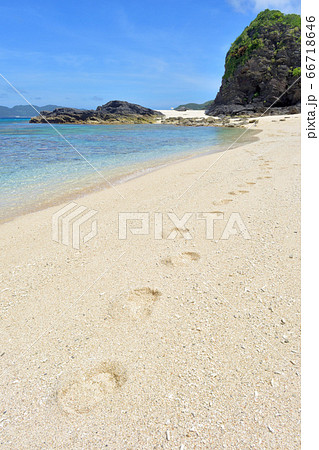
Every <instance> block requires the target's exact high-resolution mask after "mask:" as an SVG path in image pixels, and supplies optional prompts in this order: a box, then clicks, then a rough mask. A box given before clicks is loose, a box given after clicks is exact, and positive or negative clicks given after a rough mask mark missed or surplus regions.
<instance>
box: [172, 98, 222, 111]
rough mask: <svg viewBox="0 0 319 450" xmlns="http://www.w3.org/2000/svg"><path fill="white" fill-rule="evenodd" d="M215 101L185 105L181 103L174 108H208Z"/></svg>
mask: <svg viewBox="0 0 319 450" xmlns="http://www.w3.org/2000/svg"><path fill="white" fill-rule="evenodd" d="M213 102H214V100H208V102H205V103H186V104H185V105H179V106H177V107H176V108H174V109H175V111H187V110H188V109H192V110H195V111H199V110H206V109H207V108H209V106H210V105H211V104H212V103H213Z"/></svg>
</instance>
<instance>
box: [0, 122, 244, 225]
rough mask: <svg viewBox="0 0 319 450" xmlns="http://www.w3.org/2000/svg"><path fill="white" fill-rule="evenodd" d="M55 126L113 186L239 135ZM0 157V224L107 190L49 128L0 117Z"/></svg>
mask: <svg viewBox="0 0 319 450" xmlns="http://www.w3.org/2000/svg"><path fill="white" fill-rule="evenodd" d="M54 126H55V128H56V129H57V130H58V131H59V132H60V133H61V134H62V135H63V136H64V137H65V138H66V139H67V140H68V141H69V142H70V143H71V144H72V145H73V146H74V147H75V148H76V149H77V150H78V152H80V153H81V154H82V155H83V156H84V157H85V158H86V159H87V161H89V162H90V163H91V164H92V165H93V166H94V167H95V168H96V169H97V170H98V171H100V172H101V173H102V174H103V175H104V177H106V178H107V179H108V180H111V181H112V182H113V183H119V182H121V181H123V180H125V179H127V178H128V177H130V176H135V175H138V174H142V173H144V172H145V171H148V170H152V169H154V168H156V167H158V166H160V165H162V164H167V163H169V162H172V161H174V160H178V159H182V158H185V157H190V156H193V155H197V154H201V153H206V152H216V151H220V150H222V149H225V148H227V146H228V145H230V144H231V143H232V142H233V141H234V140H235V139H236V138H237V137H238V136H239V135H240V134H241V133H242V132H243V130H241V129H236V128H213V127H174V126H169V125H54ZM248 134H249V133H247V135H248ZM0 159H1V167H0V186H1V203H0V207H1V213H0V220H6V219H8V218H10V217H14V216H16V215H19V214H22V213H25V212H28V211H32V210H36V209H41V208H43V207H45V206H47V205H49V204H53V203H54V202H58V201H61V200H62V199H65V198H66V197H69V198H72V197H76V195H79V194H80V193H81V192H85V191H89V190H93V189H96V188H100V187H103V186H105V187H107V186H108V184H107V183H106V182H105V180H103V178H102V177H101V176H100V175H99V174H98V173H96V172H95V170H94V169H93V168H92V166H91V165H90V164H89V163H88V162H87V161H85V160H84V159H83V158H82V157H81V156H80V155H79V154H78V153H77V152H76V151H75V150H74V149H73V148H72V147H71V146H70V145H69V144H68V143H67V142H65V141H64V140H63V139H62V138H61V136H59V134H58V133H57V132H56V131H55V130H54V129H53V128H52V127H51V126H50V125H46V124H29V123H28V120H25V119H0Z"/></svg>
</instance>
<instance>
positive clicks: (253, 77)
mask: <svg viewBox="0 0 319 450" xmlns="http://www.w3.org/2000/svg"><path fill="white" fill-rule="evenodd" d="M300 33H301V24H300V16H298V15H297V14H282V13H281V12H280V11H270V10H268V9H266V10H265V11H263V12H261V13H260V14H258V16H257V17H256V19H255V20H253V21H252V22H251V24H250V25H249V26H248V27H246V28H245V30H244V31H243V33H242V34H241V35H240V36H239V37H238V38H237V39H236V40H235V42H234V43H233V44H232V46H231V48H230V50H229V51H228V53H227V55H226V60H225V74H224V76H223V80H222V85H221V87H220V90H219V92H218V94H217V96H216V98H215V100H214V102H213V104H212V105H211V106H210V107H209V108H208V109H207V111H206V114H208V115H215V116H218V115H238V114H240V115H241V114H250V115H254V114H256V113H263V112H265V111H266V110H267V108H269V107H270V106H272V105H273V107H272V108H271V110H270V111H269V112H268V114H276V113H295V112H299V111H300V99H301V81H300V79H299V77H300V61H301V40H300ZM288 88H289V89H288ZM287 89H288V90H287ZM286 91H287V92H286Z"/></svg>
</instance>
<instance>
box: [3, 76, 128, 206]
mask: <svg viewBox="0 0 319 450" xmlns="http://www.w3.org/2000/svg"><path fill="white" fill-rule="evenodd" d="M0 76H1V78H3V80H4V81H5V82H6V83H8V85H9V86H10V87H11V88H12V89H13V90H14V91H15V92H16V93H17V94H18V95H20V97H21V98H22V99H23V100H24V101H25V102H27V103H28V104H29V105H30V106H31V107H32V108H33V109H34V111H35V112H37V113H38V114H39V116H41V117H42V119H44V120H45V121H46V123H47V124H49V125H50V127H51V128H53V130H54V131H55V132H56V133H57V134H58V135H59V136H60V137H61V138H62V139H63V140H64V141H65V142H66V143H67V144H69V146H70V147H71V148H72V149H73V150H74V151H76V153H77V154H78V155H80V156H81V158H82V159H83V160H84V161H85V162H87V163H88V164H89V166H91V167H92V169H93V170H94V171H95V172H96V173H98V174H99V175H100V176H101V177H102V178H103V180H104V181H106V182H107V183H108V184H109V185H110V186H111V187H112V188H113V189H115V190H116V192H117V193H118V194H119V196H120V197H122V198H123V199H124V198H125V197H124V196H123V195H122V194H121V193H120V192H119V191H118V190H117V189H116V187H115V186H114V184H112V183H111V182H110V181H109V180H107V179H106V178H105V177H104V175H103V174H102V173H101V172H100V171H99V170H98V169H97V168H96V167H94V166H93V164H91V163H90V161H88V160H87V159H86V157H85V156H84V155H82V153H81V152H79V151H78V150H77V149H76V148H75V147H74V145H73V144H71V142H70V141H69V140H68V139H67V138H66V137H64V136H63V134H62V133H60V131H59V130H57V129H56V128H55V126H54V125H52V123H50V122H49V121H48V120H47V119H46V118H45V117H44V116H43V115H42V114H41V113H40V112H39V111H38V110H37V109H36V108H35V107H34V106H33V105H32V104H31V103H30V102H29V100H27V99H26V98H25V96H24V95H23V94H22V93H21V92H20V91H19V90H18V89H17V88H16V87H15V86H13V84H12V83H10V81H9V80H7V78H6V77H5V76H3V75H2V73H0Z"/></svg>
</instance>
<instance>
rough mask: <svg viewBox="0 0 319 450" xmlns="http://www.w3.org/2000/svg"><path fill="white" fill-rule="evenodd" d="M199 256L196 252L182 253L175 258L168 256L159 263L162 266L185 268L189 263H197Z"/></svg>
mask: <svg viewBox="0 0 319 450" xmlns="http://www.w3.org/2000/svg"><path fill="white" fill-rule="evenodd" d="M199 260H200V255H199V254H198V253H196V252H183V253H180V254H178V255H176V256H170V257H168V258H165V259H162V261H161V263H162V264H164V266H170V267H176V266H186V265H188V264H189V263H190V262H193V261H199Z"/></svg>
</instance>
